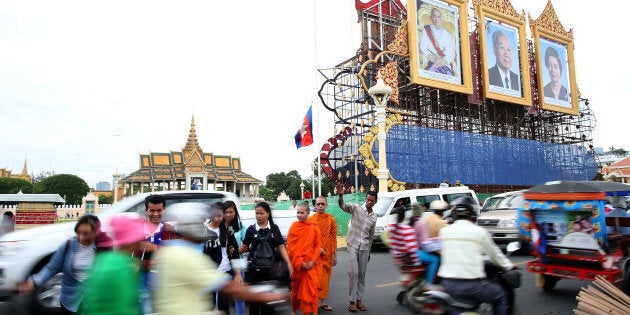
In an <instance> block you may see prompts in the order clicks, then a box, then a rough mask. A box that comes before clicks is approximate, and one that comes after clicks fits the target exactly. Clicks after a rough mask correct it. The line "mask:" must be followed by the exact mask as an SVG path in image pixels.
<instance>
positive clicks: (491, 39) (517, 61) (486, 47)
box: [475, 1, 532, 106]
mask: <svg viewBox="0 0 630 315" xmlns="http://www.w3.org/2000/svg"><path fill="white" fill-rule="evenodd" d="M475 11H476V13H477V20H478V21H479V29H480V30H482V31H480V32H479V39H480V46H481V47H480V51H481V63H482V75H483V86H484V89H483V90H484V97H486V98H491V99H496V100H501V101H505V102H510V103H516V104H521V105H526V106H531V104H532V95H531V85H530V76H529V62H528V58H527V49H519V47H527V39H526V33H525V13H524V12H523V13H522V14H518V12H516V10H515V9H514V8H513V7H512V5H511V4H510V3H509V2H505V3H504V4H503V10H500V11H499V10H497V8H494V7H492V6H491V5H490V4H487V3H486V1H478V2H476V3H475Z"/></svg>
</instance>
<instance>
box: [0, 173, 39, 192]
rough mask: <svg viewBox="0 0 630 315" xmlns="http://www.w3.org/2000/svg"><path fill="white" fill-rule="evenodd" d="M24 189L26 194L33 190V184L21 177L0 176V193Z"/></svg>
mask: <svg viewBox="0 0 630 315" xmlns="http://www.w3.org/2000/svg"><path fill="white" fill-rule="evenodd" d="M20 191H22V192H23V193H25V194H30V193H32V192H33V184H31V183H29V182H27V181H25V180H23V179H21V178H11V177H2V178H0V194H17V193H18V192H20Z"/></svg>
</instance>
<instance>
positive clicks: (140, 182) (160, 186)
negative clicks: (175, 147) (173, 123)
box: [114, 116, 263, 201]
mask: <svg viewBox="0 0 630 315" xmlns="http://www.w3.org/2000/svg"><path fill="white" fill-rule="evenodd" d="M139 160H140V161H139V162H140V169H138V170H136V171H134V172H132V173H131V174H129V175H127V176H116V175H115V176H114V181H115V184H114V186H115V191H114V200H116V201H117V200H119V199H120V198H121V197H124V196H129V195H133V194H136V193H142V192H147V191H160V190H219V191H229V192H233V193H235V194H236V195H237V196H239V197H242V198H253V197H256V196H258V188H259V186H260V184H262V183H263V182H262V181H261V180H258V179H256V178H254V177H252V176H251V175H249V174H247V173H245V172H243V171H242V165H241V160H240V158H235V157H232V156H229V155H217V154H214V153H206V152H203V150H202V149H201V147H200V146H199V142H198V140H197V133H196V130H195V117H194V116H193V117H192V119H191V123H190V131H189V133H188V139H187V140H186V144H185V145H184V147H183V148H182V150H181V151H177V152H176V151H171V152H167V153H157V152H151V153H149V154H140V156H139Z"/></svg>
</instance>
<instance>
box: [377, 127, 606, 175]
mask: <svg viewBox="0 0 630 315" xmlns="http://www.w3.org/2000/svg"><path fill="white" fill-rule="evenodd" d="M386 146H387V168H388V169H389V171H390V173H391V174H392V177H393V178H395V179H396V180H399V181H403V182H407V183H436V184H438V183H440V182H441V181H442V180H444V179H447V180H448V181H449V182H450V183H453V182H455V180H460V181H461V182H462V183H463V184H479V185H522V186H534V185H537V184H540V183H542V182H546V181H552V180H591V179H593V177H594V176H595V174H596V173H597V163H596V162H595V159H594V158H593V157H592V156H591V155H590V154H589V153H588V152H587V150H586V148H585V147H583V146H580V145H571V144H558V143H549V142H542V141H534V140H527V139H516V138H508V137H501V136H493V135H486V134H479V133H470V132H461V131H452V130H441V129H433V128H426V127H420V126H409V125H396V126H392V127H391V128H390V129H389V132H388V134H387V141H386ZM372 150H373V154H374V157H375V158H376V159H377V161H378V144H375V145H374V146H373V148H372Z"/></svg>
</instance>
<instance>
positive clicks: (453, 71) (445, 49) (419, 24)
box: [407, 0, 472, 94]
mask: <svg viewBox="0 0 630 315" xmlns="http://www.w3.org/2000/svg"><path fill="white" fill-rule="evenodd" d="M467 4H468V1H466V0H441V1H437V0H411V1H409V2H408V4H407V13H408V22H407V26H408V33H409V54H410V58H409V59H410V63H411V65H410V73H411V81H412V82H413V83H417V84H421V85H426V86H431V87H435V88H440V89H446V90H451V91H455V92H461V93H467V94H471V93H472V79H471V74H470V45H469V38H468V23H467V20H468V13H467V12H468V11H467Z"/></svg>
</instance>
